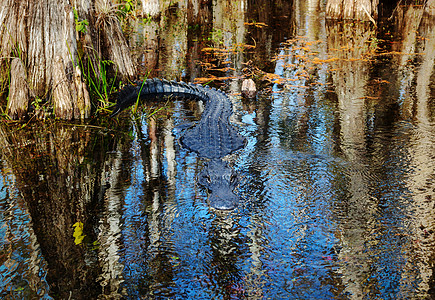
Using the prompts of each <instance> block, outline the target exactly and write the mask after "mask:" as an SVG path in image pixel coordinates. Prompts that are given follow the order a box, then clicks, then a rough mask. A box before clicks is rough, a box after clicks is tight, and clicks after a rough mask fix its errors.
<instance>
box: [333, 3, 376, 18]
mask: <svg viewBox="0 0 435 300" xmlns="http://www.w3.org/2000/svg"><path fill="white" fill-rule="evenodd" d="M378 3H379V1H378V0H358V1H356V0H327V1H326V18H328V19H336V20H343V19H345V20H360V21H371V22H375V20H376V19H377V17H378Z"/></svg>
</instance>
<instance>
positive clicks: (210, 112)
mask: <svg viewBox="0 0 435 300" xmlns="http://www.w3.org/2000/svg"><path fill="white" fill-rule="evenodd" d="M138 97H139V98H140V99H141V100H157V99H164V98H167V97H174V98H180V99H188V100H197V101H203V102H204V104H205V109H204V112H203V113H202V115H201V119H200V120H199V122H198V123H197V124H196V125H194V126H192V127H190V128H188V129H187V130H186V131H185V132H184V133H183V134H182V136H181V137H180V139H179V141H180V144H181V146H182V147H184V148H186V149H188V150H190V151H193V152H195V153H197V154H198V156H199V157H201V158H205V159H207V162H206V163H205V165H204V167H203V169H202V170H201V171H200V173H199V175H198V176H197V182H198V183H199V184H200V185H202V186H203V187H205V188H206V189H207V191H208V200H209V203H210V206H211V207H212V208H214V209H218V210H232V209H234V208H235V207H236V206H237V204H238V202H239V197H238V196H237V195H236V194H235V192H234V189H235V188H236V186H237V185H238V179H237V175H236V173H235V171H234V170H233V169H232V168H231V167H229V165H228V163H226V162H225V161H224V160H223V158H224V157H225V156H227V155H229V154H231V153H233V152H235V151H237V150H240V149H242V148H243V147H244V146H245V144H246V139H245V138H244V137H243V136H241V135H240V134H239V132H238V131H237V130H236V129H235V128H234V127H233V126H232V125H231V124H230V121H229V118H230V116H231V115H232V114H233V106H232V102H231V100H230V99H229V98H228V96H227V95H226V94H225V93H224V92H223V91H221V90H217V89H215V88H210V87H207V86H201V85H196V84H191V83H184V82H175V81H168V80H164V79H163V80H162V79H156V78H153V79H147V80H146V81H144V82H139V83H137V84H136V85H127V86H126V87H125V88H124V89H122V90H121V91H120V92H119V93H118V99H117V103H116V105H115V108H114V109H113V111H112V114H111V117H114V116H116V115H117V114H118V113H120V112H121V111H122V110H124V109H125V108H127V107H129V106H131V105H133V104H135V103H136V101H137V99H138Z"/></svg>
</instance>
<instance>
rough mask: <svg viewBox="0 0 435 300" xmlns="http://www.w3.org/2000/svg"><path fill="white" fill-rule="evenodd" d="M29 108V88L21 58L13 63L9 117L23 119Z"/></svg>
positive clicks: (8, 108) (15, 59) (8, 107)
mask: <svg viewBox="0 0 435 300" xmlns="http://www.w3.org/2000/svg"><path fill="white" fill-rule="evenodd" d="M28 106H29V86H28V84H27V76H26V70H25V68H24V64H23V62H22V61H21V60H20V59H19V58H14V59H13V60H12V62H11V83H10V87H9V101H8V106H7V112H8V115H9V116H10V117H11V118H12V119H21V118H22V117H23V116H24V115H25V114H26V112H27V108H28Z"/></svg>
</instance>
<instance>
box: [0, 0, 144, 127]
mask: <svg viewBox="0 0 435 300" xmlns="http://www.w3.org/2000/svg"><path fill="white" fill-rule="evenodd" d="M73 7H74V8H75V9H76V10H77V11H78V12H79V16H80V17H81V18H82V19H81V20H86V19H87V20H88V22H89V26H88V27H87V28H86V30H85V31H86V32H85V33H78V32H77V31H76V29H75V27H76V21H75V20H74V13H73ZM116 13H117V6H114V5H113V4H112V3H111V1H110V0H82V1H78V0H73V1H68V0H28V1H14V0H0V22H1V24H2V26H1V27H0V52H1V53H2V58H3V59H2V60H1V62H0V77H1V78H0V81H4V80H5V78H7V77H8V76H9V74H8V72H10V76H11V79H14V82H13V84H12V82H11V86H10V89H9V93H10V97H9V98H10V99H9V103H8V114H9V116H10V117H11V118H12V119H21V118H23V117H24V116H25V115H26V112H27V110H28V106H29V101H30V100H31V98H35V99H36V100H37V101H41V100H43V101H42V102H47V103H48V104H49V105H51V106H53V107H54V114H55V116H56V117H57V118H61V119H78V118H81V119H84V118H87V117H88V116H89V114H90V110H91V105H90V99H89V93H88V89H87V87H86V85H84V84H83V81H84V79H83V76H82V75H81V72H80V70H79V69H77V68H78V66H79V56H78V53H83V54H84V56H85V58H87V59H91V61H93V63H94V64H93V65H94V67H97V74H96V75H97V76H98V75H99V73H98V67H99V65H100V64H99V63H97V62H100V61H101V60H111V61H112V62H113V64H114V68H115V69H116V71H115V72H113V73H116V74H117V77H118V79H119V80H124V81H125V80H127V79H131V78H132V77H133V76H134V75H135V67H134V65H133V61H132V59H131V57H130V53H129V51H128V46H127V43H126V40H125V38H124V36H123V35H122V31H121V27H120V24H119V22H118V19H117V17H116V16H117V14H116ZM78 38H80V43H77V39H78ZM83 41H84V42H83ZM81 47H83V48H81ZM12 58H20V59H21V61H22V66H21V67H20V66H19V63H18V62H17V61H15V59H12ZM81 58H83V57H81ZM12 61H14V63H13V64H12ZM18 72H19V73H18ZM24 78H27V82H28V88H29V92H28V93H27V95H30V97H28V98H27V99H26V98H25V97H24V98H22V96H21V95H19V94H17V93H16V91H17V86H14V85H16V84H18V85H22V83H19V82H21V81H22V80H23V79H24ZM11 92H12V93H11ZM14 93H15V94H14ZM21 94H26V91H25V90H24V91H23V92H22V93H21ZM29 99H30V100H29Z"/></svg>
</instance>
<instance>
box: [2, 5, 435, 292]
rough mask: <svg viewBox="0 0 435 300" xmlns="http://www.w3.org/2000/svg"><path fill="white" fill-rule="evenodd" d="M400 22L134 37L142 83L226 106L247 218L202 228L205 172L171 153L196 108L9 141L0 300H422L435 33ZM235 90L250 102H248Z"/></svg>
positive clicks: (257, 23) (428, 254)
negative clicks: (164, 82)
mask: <svg viewBox="0 0 435 300" xmlns="http://www.w3.org/2000/svg"><path fill="white" fill-rule="evenodd" d="M269 2H270V3H269ZM180 3H181V2H180ZM277 3H278V4H277ZM264 9H267V10H268V14H262V13H261V12H262V11H264ZM403 9H412V10H415V11H414V13H415V14H416V15H419V16H420V19H419V18H413V19H412V20H410V21H409V20H408V21H406V20H405V21H406V22H408V24H407V25H408V26H405V25H403V22H402V23H400V24H401V25H402V26H403V27H400V28H405V27H406V28H412V31H411V30H410V31H409V32H403V34H402V33H401V32H400V28H399V27H395V26H399V24H398V25H391V28H390V29H388V28H382V30H381V28H379V29H378V30H377V31H375V29H374V28H373V27H372V25H371V24H353V23H346V24H344V23H339V24H329V23H326V22H325V21H324V18H323V15H322V14H323V8H322V7H321V4H319V2H316V1H308V2H305V1H294V3H293V5H292V6H290V5H286V4H283V3H280V2H278V1H276V2H274V1H260V3H257V4H254V3H253V2H252V3H251V1H227V2H225V1H222V3H221V2H219V3H213V5H212V6H211V10H204V11H200V12H197V15H196V17H197V20H200V21H197V22H198V23H195V24H193V23H191V21H188V20H190V19H191V18H189V16H190V15H189V12H188V10H186V7H183V5H182V4H179V5H178V6H172V7H169V8H168V9H167V11H165V12H164V17H162V18H161V20H160V21H159V22H160V23H155V22H154V21H151V22H148V21H147V22H138V24H136V25H135V26H134V31H133V32H134V33H133V34H132V35H131V37H130V38H131V44H132V45H135V47H134V53H135V55H136V57H137V60H138V63H139V65H140V67H141V68H143V72H145V71H146V70H154V71H153V72H152V73H151V76H159V77H164V78H167V79H180V78H181V79H183V80H184V81H188V82H193V81H196V82H199V83H204V82H211V85H214V86H218V87H222V89H224V90H225V91H226V92H227V93H229V94H230V95H232V99H233V101H234V108H235V114H234V116H233V118H232V121H233V123H234V124H235V125H234V126H236V127H237V128H238V130H239V132H240V133H241V134H242V135H243V136H245V137H246V139H247V144H246V147H245V148H244V149H242V150H240V151H238V152H236V153H234V154H232V155H231V156H229V157H227V158H226V160H227V161H228V162H229V164H230V166H231V167H232V168H233V169H234V170H235V171H236V172H237V174H238V176H239V180H240V184H239V186H238V188H237V190H236V193H237V194H238V195H239V197H240V201H239V205H238V207H237V208H236V209H235V210H233V211H229V212H221V211H216V210H213V209H210V207H209V206H208V203H207V191H206V190H204V189H203V188H202V187H201V186H200V185H199V184H198V183H197V181H196V176H197V174H198V173H199V172H200V170H201V168H202V166H203V165H204V163H205V160H203V159H201V158H199V157H198V156H197V155H196V154H194V153H191V152H188V151H187V150H186V149H183V148H181V147H180V145H179V143H178V140H177V139H178V138H179V137H180V136H181V134H182V132H183V128H185V126H186V124H189V122H194V121H196V120H198V119H199V118H200V113H201V111H202V109H203V107H202V105H201V103H198V104H197V103H191V102H184V101H179V100H175V101H172V102H170V103H163V104H161V105H160V106H156V105H155V104H148V105H147V106H145V107H143V111H144V113H143V114H139V115H138V116H137V117H136V118H130V117H129V116H131V113H130V112H124V113H123V114H122V115H121V116H120V117H119V119H117V120H116V121H115V120H109V121H104V122H103V124H102V123H101V122H96V121H94V122H92V121H90V122H92V123H93V124H94V123H95V125H81V124H75V125H74V124H60V123H55V124H51V125H50V124H47V125H46V126H45V127H41V126H40V125H39V124H29V125H28V126H27V127H26V128H24V129H22V130H16V129H14V128H10V127H5V126H2V127H1V128H0V129H1V130H0V143H1V147H2V156H1V173H0V178H1V189H0V198H1V199H0V261H1V268H0V282H1V284H0V287H1V289H0V295H1V297H2V298H5V299H37V298H43V299H51V298H54V299H97V298H99V299H106V298H108V299H427V298H429V299H430V298H431V297H434V296H435V292H434V288H435V279H434V268H435V266H434V259H435V257H434V253H435V231H434V230H435V197H434V196H435V151H434V150H435V121H434V114H435V106H434V90H435V85H434V83H433V82H434V80H433V79H434V73H433V69H434V60H435V34H434V29H435V27H434V25H435V22H434V18H433V17H430V16H428V14H427V13H426V12H424V10H423V8H422V7H417V8H403ZM186 11H187V12H186ZM407 12H408V13H410V12H413V11H407ZM201 22H203V23H201ZM406 22H405V23H406ZM192 24H193V25H192ZM380 32H382V34H381V33H380ZM401 36H402V37H401ZM244 76H253V77H254V78H255V79H256V81H257V83H258V89H259V93H258V95H257V97H256V99H252V100H246V99H242V98H241V97H240V86H241V80H242V78H243V77H244ZM154 112H155V113H154ZM152 114H153V115H152ZM150 115H152V116H150Z"/></svg>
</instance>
